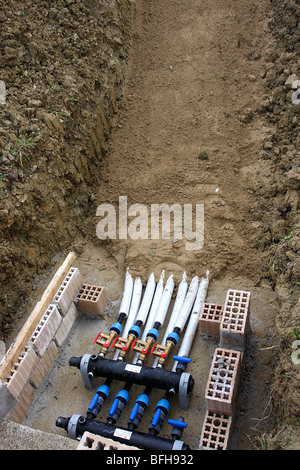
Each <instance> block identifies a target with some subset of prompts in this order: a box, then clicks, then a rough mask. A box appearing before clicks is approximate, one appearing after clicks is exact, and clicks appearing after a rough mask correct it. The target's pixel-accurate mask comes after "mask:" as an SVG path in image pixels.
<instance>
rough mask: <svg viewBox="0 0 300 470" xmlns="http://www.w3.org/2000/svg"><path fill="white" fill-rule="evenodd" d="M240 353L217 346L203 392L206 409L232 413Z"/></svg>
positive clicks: (227, 413)
mask: <svg viewBox="0 0 300 470" xmlns="http://www.w3.org/2000/svg"><path fill="white" fill-rule="evenodd" d="M240 363H241V353H240V352H239V351H232V350H229V349H222V348H217V349H216V350H215V353H214V357H213V360H212V365H211V368H210V373H209V377H208V382H207V386H206V392H205V402H206V408H207V410H210V411H213V412H215V413H221V414H226V415H232V414H233V411H234V407H235V402H234V400H235V396H236V393H237V389H238V381H239V372H240Z"/></svg>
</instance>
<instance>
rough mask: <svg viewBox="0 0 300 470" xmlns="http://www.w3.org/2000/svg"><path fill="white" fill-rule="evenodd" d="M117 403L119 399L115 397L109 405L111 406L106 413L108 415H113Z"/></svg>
mask: <svg viewBox="0 0 300 470" xmlns="http://www.w3.org/2000/svg"><path fill="white" fill-rule="evenodd" d="M118 405H119V400H118V398H115V399H114V402H113V404H112V405H111V408H110V410H109V413H108V414H109V416H113V415H114V414H115V412H116V410H117V409H118Z"/></svg>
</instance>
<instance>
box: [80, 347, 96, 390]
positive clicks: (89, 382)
mask: <svg viewBox="0 0 300 470" xmlns="http://www.w3.org/2000/svg"><path fill="white" fill-rule="evenodd" d="M90 358H91V354H84V355H83V356H82V358H81V361H80V372H81V376H82V379H83V381H84V383H85V385H86V387H87V388H88V389H89V390H93V388H94V382H93V378H92V376H91V374H89V371H88V368H89V361H90Z"/></svg>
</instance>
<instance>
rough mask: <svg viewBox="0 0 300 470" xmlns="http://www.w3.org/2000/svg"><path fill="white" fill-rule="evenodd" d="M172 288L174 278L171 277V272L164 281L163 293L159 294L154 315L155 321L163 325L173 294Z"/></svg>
mask: <svg viewBox="0 0 300 470" xmlns="http://www.w3.org/2000/svg"><path fill="white" fill-rule="evenodd" d="M173 290H174V279H173V274H171V276H170V277H169V279H168V280H167V282H166V285H165V288H164V291H163V294H162V296H161V299H160V302H159V305H158V308H157V311H156V315H155V322H159V323H160V324H161V325H163V323H164V321H165V318H166V315H167V312H168V309H169V305H170V302H171V297H172V294H173Z"/></svg>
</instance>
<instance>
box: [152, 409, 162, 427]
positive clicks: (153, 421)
mask: <svg viewBox="0 0 300 470" xmlns="http://www.w3.org/2000/svg"><path fill="white" fill-rule="evenodd" d="M160 413H161V410H160V409H159V408H158V409H157V410H156V412H155V414H154V416H153V419H152V423H151V424H152V426H156V425H157V423H158V421H159V418H160Z"/></svg>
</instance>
